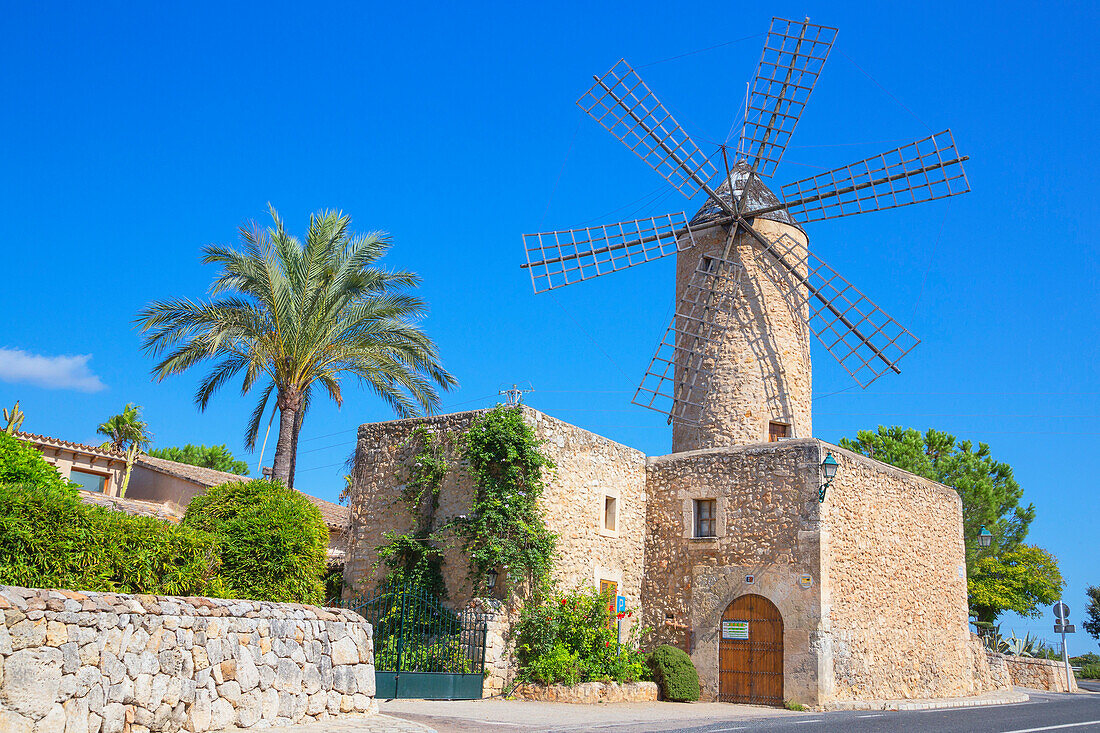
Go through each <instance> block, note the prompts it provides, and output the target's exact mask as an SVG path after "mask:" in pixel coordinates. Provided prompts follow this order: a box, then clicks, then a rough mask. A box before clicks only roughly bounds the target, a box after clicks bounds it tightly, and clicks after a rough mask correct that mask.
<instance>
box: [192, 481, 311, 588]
mask: <svg viewBox="0 0 1100 733" xmlns="http://www.w3.org/2000/svg"><path fill="white" fill-rule="evenodd" d="M181 524H182V526H184V527H189V528H193V529H198V530H202V531H204V532H210V533H212V534H214V535H215V536H216V537H217V538H218V551H219V554H220V557H221V575H222V578H223V579H224V581H225V584H226V592H227V593H228V594H229V595H230V596H231V597H233V598H250V599H254V600H261V601H275V602H284V603H314V604H318V603H321V602H323V601H324V599H325V598H324V595H325V587H324V581H323V578H324V575H325V553H326V550H327V549H328V528H327V527H326V526H325V523H324V520H322V519H321V512H320V511H319V510H318V509H317V507H316V506H314V505H313V504H312V503H311V502H310V501H309V499H307V498H306V497H305V496H304V495H303V494H301V493H300V492H298V491H295V490H293V489H288V488H286V487H285V486H283V485H282V484H281V483H278V482H275V481H267V480H263V481H231V482H229V483H226V484H222V485H221V486H215V487H213V488H210V489H207V490H206V492H204V493H202V494H199V495H198V496H196V497H195V498H193V499H192V500H191V503H190V504H188V505H187V512H186V513H185V514H184V516H183V522H182V523H181Z"/></svg>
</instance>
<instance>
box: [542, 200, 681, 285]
mask: <svg viewBox="0 0 1100 733" xmlns="http://www.w3.org/2000/svg"><path fill="white" fill-rule="evenodd" d="M685 234H686V235H687V236H686V237H685V236H683V235H685ZM694 241H695V240H694V237H693V235H692V233H691V229H690V228H689V227H688V219H687V214H686V213H684V212H683V211H681V212H678V213H675V214H665V215H664V216H654V217H650V218H648V219H631V220H630V221H622V222H619V223H618V224H606V225H603V226H594V227H580V228H579V229H566V230H563V231H558V232H541V233H538V234H524V235H523V247H524V249H525V250H526V252H527V264H526V265H524V267H526V268H527V269H528V271H529V272H530V273H531V285H532V286H533V287H534V289H535V292H536V293H542V292H545V291H547V290H552V289H554V288H560V287H562V286H564V285H571V284H573V283H575V282H580V281H581V280H588V279H590V278H593V277H597V276H599V275H606V274H608V273H609V272H615V271H616V270H623V269H625V268H627V267H633V266H634V265H640V264H642V263H643V262H649V261H650V260H655V259H659V258H661V257H665V256H667V255H670V254H675V253H676V252H678V251H679V250H681V249H687V248H688V247H690V246H692V244H694Z"/></svg>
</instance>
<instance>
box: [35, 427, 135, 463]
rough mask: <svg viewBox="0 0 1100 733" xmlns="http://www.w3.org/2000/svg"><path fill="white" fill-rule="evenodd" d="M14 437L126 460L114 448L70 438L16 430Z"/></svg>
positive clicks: (124, 455)
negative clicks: (64, 438) (74, 440)
mask: <svg viewBox="0 0 1100 733" xmlns="http://www.w3.org/2000/svg"><path fill="white" fill-rule="evenodd" d="M15 437H16V438H19V439H20V440H24V441H26V442H28V443H34V444H36V445H45V446H49V447H51V448H67V449H69V450H72V451H80V452H83V453H91V454H92V455H96V456H104V457H106V458H117V459H120V460H126V454H125V453H121V452H119V451H116V450H111V449H109V448H100V447H99V446H95V445H88V444H86V443H75V442H73V441H71V440H62V439H61V438H51V437H50V436H48V435H39V434H37V433H23V432H19V431H16V433H15Z"/></svg>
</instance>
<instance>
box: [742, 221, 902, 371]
mask: <svg viewBox="0 0 1100 733" xmlns="http://www.w3.org/2000/svg"><path fill="white" fill-rule="evenodd" d="M746 228H747V229H748V230H749V232H750V233H752V235H753V236H754V237H755V238H756V240H757V241H758V242H760V244H761V245H763V248H762V249H761V250H759V251H758V254H757V261H758V263H759V264H760V265H761V269H763V270H764V272H765V273H766V274H767V275H768V277H770V278H771V279H772V281H773V282H774V283H775V284H776V285H777V286H778V287H779V289H780V290H781V291H782V292H783V293H784V297H785V298H786V300H787V305H788V306H789V307H790V308H791V310H792V312H794V313H797V314H799V316H800V317H801V318H802V319H803V320H804V321H805V322H806V325H807V326H808V327H809V329H810V331H811V332H812V333H813V334H814V336H816V337H817V339H818V341H820V342H821V343H822V345H823V346H824V347H825V350H826V351H828V352H829V353H830V354H831V355H832V357H833V358H834V359H836V360H837V361H838V362H840V365H841V366H842V367H844V369H845V370H846V371H847V372H848V373H849V374H850V375H851V376H852V379H854V380H856V382H858V383H859V385H860V386H861V387H867V386H868V385H869V384H871V382H873V381H875V380H876V379H878V378H879V377H881V376H882V375H883V374H885V373H886V372H888V371H893V372H898V373H900V371H901V370H900V369H898V367H897V363H898V361H900V360H901V358H902V357H903V356H905V355H906V354H908V353H909V352H910V351H912V350H913V349H914V348H915V347H916V346H917V344H919V343H920V339H918V338H917V337H916V336H914V335H913V334H912V333H910V332H909V330H908V329H906V328H905V327H904V326H902V325H901V324H900V323H898V322H897V321H895V320H894V319H893V318H891V317H890V316H889V315H887V313H886V312H885V311H884V310H882V308H879V307H878V306H877V305H875V303H874V302H872V301H871V299H870V298H868V297H867V296H866V295H864V294H863V293H862V292H860V291H859V290H858V289H856V287H855V286H854V285H852V284H851V283H850V282H848V281H847V280H845V279H844V278H843V277H842V276H841V275H840V274H839V273H838V272H837V271H836V270H834V269H833V268H832V267H830V266H829V265H828V264H827V263H826V262H825V261H824V260H822V259H821V258H820V257H818V256H817V255H815V254H812V253H811V252H809V251H808V250H807V249H806V248H805V247H804V246H802V245H801V244H800V243H799V242H797V241H796V240H795V239H793V238H792V237H790V236H789V235H786V234H784V235H783V236H781V237H778V238H775V237H771V238H769V237H765V236H763V235H762V234H760V233H759V232H757V231H756V230H755V229H752V228H751V227H748V226H746ZM807 306H808V307H807Z"/></svg>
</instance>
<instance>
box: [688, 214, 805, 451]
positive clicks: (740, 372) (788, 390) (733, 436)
mask: <svg viewBox="0 0 1100 733" xmlns="http://www.w3.org/2000/svg"><path fill="white" fill-rule="evenodd" d="M753 227H754V228H756V229H757V231H759V232H760V233H761V234H762V235H763V236H765V237H768V238H770V239H773V240H778V239H780V238H781V237H786V238H787V239H785V240H784V242H785V243H786V245H785V246H790V247H794V249H795V252H794V253H792V254H791V255H789V256H787V258H786V259H788V260H789V261H790V262H791V263H792V264H797V263H800V262H801V261H802V260H803V253H804V251H805V247H806V245H807V239H806V235H805V233H803V232H802V231H801V230H800V229H798V228H797V227H794V226H790V225H787V224H783V223H780V222H776V221H770V220H768V219H764V218H757V219H756V220H755V221H754V222H753ZM727 236H728V234H727V231H726V227H715V228H713V229H704V230H702V231H700V232H698V233H696V234H695V235H694V237H695V246H693V247H690V248H687V249H684V250H681V251H680V252H678V253H677V255H676V298H677V302H680V301H681V299H682V298H683V297H684V294H685V292H686V290H687V286H688V283H689V282H691V280H692V277H693V275H694V273H695V269H696V266H697V265H698V263H699V260H700V258H701V257H702V256H704V255H712V256H719V257H721V256H722V255H723V254H725V253H726V240H727ZM760 250H761V247H760V245H759V243H757V241H756V240H755V239H754V238H753V237H751V236H750V235H749V234H747V233H745V232H742V233H740V234H739V235H738V236H737V238H736V240H735V241H734V243H733V246H732V247H730V248H729V252H728V254H727V255H726V258H727V259H728V260H730V261H733V262H735V263H738V264H740V265H741V266H742V267H743V268H744V275H743V277H742V278H741V284H740V295H739V296H738V297H737V299H736V303H737V306H736V308H735V309H734V310H733V312H732V314H731V315H730V317H729V320H730V323H729V326H730V327H729V328H727V329H726V330H725V332H724V336H723V338H722V339H721V341H720V343H717V344H716V351H715V352H714V353H712V354H707V355H706V356H705V357H704V358H703V359H702V361H701V363H700V364H699V365H698V366H699V367H700V368H701V369H702V370H704V371H706V372H709V373H710V375H711V376H710V377H709V378H708V389H707V394H706V399H705V400H703V403H702V406H701V408H697V409H698V410H699V414H698V416H694V415H693V416H692V417H693V418H694V417H697V418H698V424H697V425H693V424H691V423H688V422H679V421H677V422H674V423H673V425H672V450H673V452H681V451H689V450H699V449H704V448H717V447H722V446H727V445H749V444H753V443H759V442H761V441H765V440H767V439H768V423H769V422H770V421H772V420H775V421H778V422H784V423H787V424H789V425H790V426H791V432H790V435H791V437H794V438H809V437H811V435H812V425H811V420H812V414H811V404H810V398H811V381H812V380H811V371H810V333H809V328H808V327H807V326H806V320H807V316H808V310H807V309H808V305H807V301H806V298H807V294H806V292H805V287H804V286H802V285H800V284H799V283H798V282H797V281H796V280H795V279H794V278H792V277H791V276H790V274H789V273H788V272H785V271H782V270H780V269H779V268H778V266H774V265H772V267H770V268H768V269H765V267H764V266H762V264H761V263H762V262H763V263H769V262H770V260H769V259H767V258H764V257H762V256H761V255H760ZM801 269H802V271H803V272H804V271H805V266H804V265H803V266H801ZM773 278H774V279H773ZM776 280H778V281H779V282H781V283H782V284H783V287H778V286H777V285H776ZM799 311H801V312H799ZM680 327H681V328H693V326H692V325H691V323H690V322H688V321H687V320H683V322H682V323H681V324H680Z"/></svg>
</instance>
